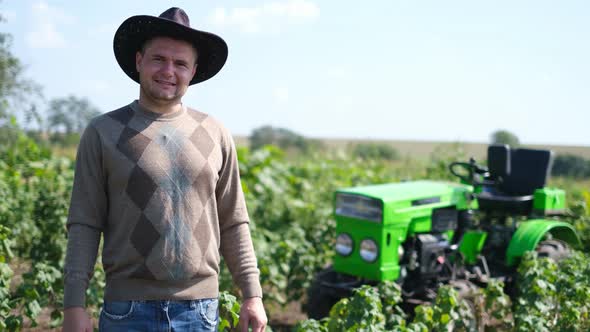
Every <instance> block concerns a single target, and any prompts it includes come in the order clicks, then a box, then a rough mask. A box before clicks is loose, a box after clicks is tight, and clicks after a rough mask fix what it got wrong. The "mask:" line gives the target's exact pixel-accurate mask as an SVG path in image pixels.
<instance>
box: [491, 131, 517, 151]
mask: <svg viewBox="0 0 590 332" xmlns="http://www.w3.org/2000/svg"><path fill="white" fill-rule="evenodd" d="M491 140H492V144H508V145H509V146H510V147H517V146H519V145H520V141H519V140H518V137H517V136H516V135H515V134H513V133H511V132H509V131H508V130H496V131H494V132H493V133H492V135H491Z"/></svg>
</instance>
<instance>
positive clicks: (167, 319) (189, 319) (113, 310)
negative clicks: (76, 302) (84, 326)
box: [98, 299, 219, 332]
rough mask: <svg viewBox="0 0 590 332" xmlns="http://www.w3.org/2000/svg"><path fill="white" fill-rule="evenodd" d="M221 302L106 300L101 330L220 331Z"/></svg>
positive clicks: (101, 318) (209, 300)
mask: <svg viewBox="0 0 590 332" xmlns="http://www.w3.org/2000/svg"><path fill="white" fill-rule="evenodd" d="M218 305H219V301H218V300H217V299H202V300H188V301H159V300H157V301H105V302H104V306H103V308H102V310H101V312H100V319H99V322H98V330H99V331H105V332H111V331H114V332H118V331H126V332H127V331H150V332H151V331H153V332H156V331H157V332H160V331H163V332H164V331H166V332H168V331H217V324H218V322H219V310H218V308H217V307H218Z"/></svg>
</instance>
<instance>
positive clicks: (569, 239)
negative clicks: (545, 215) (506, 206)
mask: <svg viewBox="0 0 590 332" xmlns="http://www.w3.org/2000/svg"><path fill="white" fill-rule="evenodd" d="M547 233H551V235H552V237H553V238H554V239H558V240H562V241H564V242H566V243H567V244H569V245H571V246H572V247H577V246H579V245H581V242H580V238H579V237H578V234H577V233H576V230H575V229H574V227H573V226H572V225H570V224H568V223H566V222H563V221H556V220H547V219H534V220H528V221H524V222H522V223H521V224H520V225H519V226H518V229H517V230H516V232H514V235H513V236H512V239H511V240H510V244H509V245H508V250H506V265H508V266H513V265H515V264H516V263H517V261H518V259H519V258H520V257H522V255H524V253H525V252H526V251H532V250H535V249H536V248H537V245H538V244H539V242H540V241H541V239H543V237H544V236H545V234H547Z"/></svg>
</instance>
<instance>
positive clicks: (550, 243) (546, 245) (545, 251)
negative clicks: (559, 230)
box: [535, 239, 570, 262]
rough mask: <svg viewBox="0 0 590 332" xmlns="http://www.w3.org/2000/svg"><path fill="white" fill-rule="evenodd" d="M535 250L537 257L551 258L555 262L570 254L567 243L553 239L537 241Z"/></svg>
mask: <svg viewBox="0 0 590 332" xmlns="http://www.w3.org/2000/svg"><path fill="white" fill-rule="evenodd" d="M535 251H536V252H537V255H538V256H539V257H547V258H551V259H552V260H553V261H555V262H559V261H561V260H562V259H564V258H567V257H568V256H569V255H570V247H569V245H568V244H567V243H565V242H563V241H561V240H555V239H552V240H545V241H541V242H539V244H538V245H537V249H535Z"/></svg>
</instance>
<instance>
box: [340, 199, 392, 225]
mask: <svg viewBox="0 0 590 332" xmlns="http://www.w3.org/2000/svg"><path fill="white" fill-rule="evenodd" d="M335 212H336V214H337V215H339V216H344V217H351V218H356V219H362V220H368V221H373V222H381V221H382V220H383V203H382V202H381V201H380V200H378V199H374V198H370V197H365V196H361V195H354V194H345V193H339V194H336V211H335Z"/></svg>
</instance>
